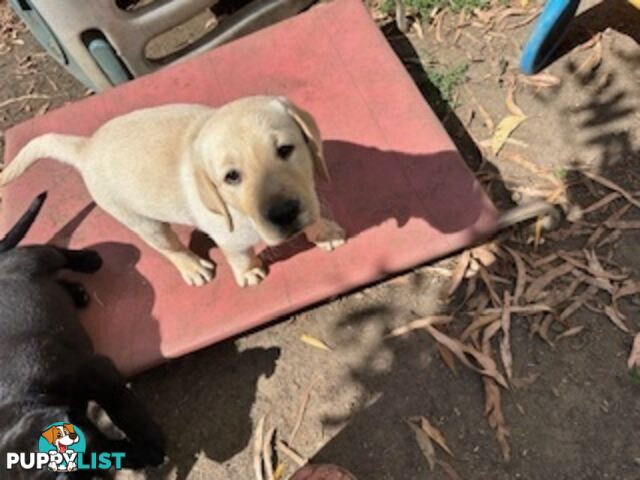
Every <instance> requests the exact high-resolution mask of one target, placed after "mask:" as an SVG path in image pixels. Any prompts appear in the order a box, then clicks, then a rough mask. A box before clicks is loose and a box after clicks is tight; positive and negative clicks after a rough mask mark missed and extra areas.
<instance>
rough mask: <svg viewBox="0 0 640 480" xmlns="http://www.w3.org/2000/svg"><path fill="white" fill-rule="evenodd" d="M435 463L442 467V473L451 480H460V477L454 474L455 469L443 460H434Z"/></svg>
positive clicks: (456, 473)
mask: <svg viewBox="0 0 640 480" xmlns="http://www.w3.org/2000/svg"><path fill="white" fill-rule="evenodd" d="M436 463H437V464H438V465H440V466H441V467H442V469H443V470H444V473H446V474H447V476H448V477H449V478H450V479H451V480H462V477H461V476H460V475H459V474H458V472H456V471H455V469H454V468H453V467H452V466H451V465H449V464H448V463H447V462H445V461H444V460H437V459H436Z"/></svg>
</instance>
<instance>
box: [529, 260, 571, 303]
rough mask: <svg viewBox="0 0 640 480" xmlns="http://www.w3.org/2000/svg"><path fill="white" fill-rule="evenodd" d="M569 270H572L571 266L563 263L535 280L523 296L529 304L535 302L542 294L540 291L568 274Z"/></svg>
mask: <svg viewBox="0 0 640 480" xmlns="http://www.w3.org/2000/svg"><path fill="white" fill-rule="evenodd" d="M571 270H573V265H571V264H569V263H563V264H562V265H560V266H558V267H555V268H552V269H551V270H548V271H547V272H546V273H545V274H543V275H542V276H540V277H538V278H536V279H535V280H534V281H533V282H532V283H531V285H529V288H528V289H527V291H526V292H525V294H524V296H525V298H526V299H527V301H529V302H531V301H533V300H535V299H536V298H538V296H539V295H540V294H541V293H542V291H543V290H544V289H545V287H546V286H547V285H549V284H550V283H551V282H553V281H554V280H556V279H558V278H560V277H562V276H564V275H566V274H568V273H570V272H571Z"/></svg>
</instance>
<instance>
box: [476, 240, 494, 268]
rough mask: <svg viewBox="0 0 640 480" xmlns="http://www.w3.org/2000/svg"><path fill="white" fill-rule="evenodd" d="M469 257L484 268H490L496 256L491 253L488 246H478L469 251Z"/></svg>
mask: <svg viewBox="0 0 640 480" xmlns="http://www.w3.org/2000/svg"><path fill="white" fill-rule="evenodd" d="M471 256H472V257H473V258H475V259H476V260H477V261H478V262H480V263H481V264H482V265H484V266H485V267H490V266H491V265H493V263H494V262H495V261H496V254H495V253H493V251H492V250H491V246H490V245H480V246H479V247H476V248H473V249H471Z"/></svg>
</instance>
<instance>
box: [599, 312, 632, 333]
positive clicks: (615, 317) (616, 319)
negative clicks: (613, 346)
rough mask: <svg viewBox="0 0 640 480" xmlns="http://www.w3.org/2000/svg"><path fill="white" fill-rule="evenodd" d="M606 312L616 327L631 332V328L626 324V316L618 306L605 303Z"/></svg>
mask: <svg viewBox="0 0 640 480" xmlns="http://www.w3.org/2000/svg"><path fill="white" fill-rule="evenodd" d="M604 313H605V315H606V316H607V317H608V318H609V320H611V322H612V323H613V324H614V325H615V326H616V327H618V328H619V329H620V330H622V331H623V332H625V333H629V329H628V328H627V326H626V325H625V324H624V316H623V315H622V313H620V312H619V311H618V310H617V309H616V308H614V307H612V306H611V305H605V306H604Z"/></svg>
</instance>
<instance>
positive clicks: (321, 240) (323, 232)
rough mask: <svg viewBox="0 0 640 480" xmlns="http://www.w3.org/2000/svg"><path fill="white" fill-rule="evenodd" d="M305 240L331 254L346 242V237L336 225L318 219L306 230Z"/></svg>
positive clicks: (342, 230) (329, 221)
mask: <svg viewBox="0 0 640 480" xmlns="http://www.w3.org/2000/svg"><path fill="white" fill-rule="evenodd" d="M306 232H307V238H308V239H309V241H311V242H313V243H314V244H315V245H316V246H317V247H318V248H321V249H322V250H325V251H327V252H331V251H332V250H335V249H336V248H338V247H339V246H341V245H344V244H345V242H346V238H347V235H346V233H345V231H344V229H343V228H342V227H341V226H340V225H338V224H337V223H335V222H333V221H331V220H327V219H320V220H318V221H317V222H316V223H315V224H313V225H311V226H310V227H309V228H308V229H307V230H306Z"/></svg>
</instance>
